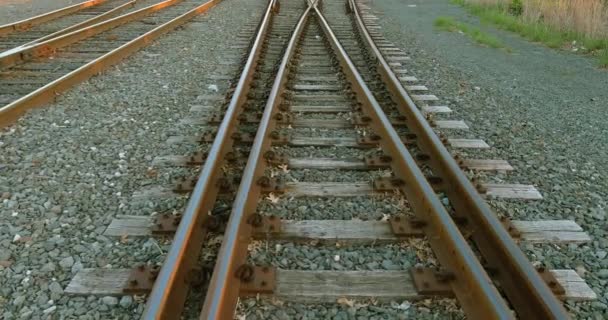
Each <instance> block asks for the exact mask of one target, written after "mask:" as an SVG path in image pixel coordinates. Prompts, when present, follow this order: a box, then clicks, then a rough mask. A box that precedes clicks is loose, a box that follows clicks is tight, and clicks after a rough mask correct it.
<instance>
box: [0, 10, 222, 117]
mask: <svg viewBox="0 0 608 320" xmlns="http://www.w3.org/2000/svg"><path fill="white" fill-rule="evenodd" d="M218 2H219V0H208V1H202V0H164V1H160V2H155V3H153V4H149V5H147V6H144V7H142V8H139V9H137V10H134V11H132V12H129V13H126V14H123V15H120V16H117V17H114V18H110V19H107V20H105V21H101V22H96V23H95V24H92V25H89V26H77V27H76V28H75V30H71V31H70V30H68V31H67V32H66V31H60V32H59V33H61V34H56V35H53V34H51V35H47V36H46V37H48V38H45V39H42V40H40V39H39V40H38V41H33V42H31V43H28V44H27V45H24V46H19V47H17V48H14V49H11V50H8V51H5V52H3V53H0V68H2V69H1V70H0V106H2V107H0V125H7V124H9V123H11V122H13V121H15V120H16V119H17V118H18V116H19V115H21V114H23V113H24V112H26V111H27V110H28V109H30V108H33V107H36V106H39V105H42V104H44V103H47V102H49V101H51V100H52V99H54V97H55V96H56V95H57V94H59V93H61V92H63V91H65V90H67V89H68V88H70V87H71V86H72V85H74V84H76V83H79V82H81V81H83V80H85V79H88V78H89V77H90V76H92V75H94V74H97V73H99V72H101V71H103V70H104V69H105V68H107V67H109V66H111V65H113V64H114V63H116V62H117V61H120V59H122V58H124V57H125V56H128V55H129V54H130V53H132V52H134V51H136V50H137V49H139V48H140V47H142V46H145V45H146V44H148V43H150V42H151V41H152V40H153V39H155V38H157V37H158V36H160V35H162V34H164V33H166V32H168V31H170V30H171V29H173V28H175V27H177V26H179V25H180V24H182V23H184V22H186V21H188V20H190V19H192V18H193V17H194V16H196V15H198V14H201V13H203V12H205V11H206V10H208V9H209V8H210V7H212V6H213V5H215V4H216V3H218ZM129 5H130V4H129ZM120 7H122V6H120ZM120 7H119V8H120ZM64 30H65V29H64ZM18 34H20V33H17V35H18ZM0 39H2V38H0Z"/></svg>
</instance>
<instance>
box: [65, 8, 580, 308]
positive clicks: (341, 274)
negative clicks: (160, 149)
mask: <svg viewBox="0 0 608 320" xmlns="http://www.w3.org/2000/svg"><path fill="white" fill-rule="evenodd" d="M280 4H281V5H279V2H278V1H275V0H271V1H270V2H269V5H268V8H267V10H266V12H265V15H264V17H263V20H262V21H261V22H260V24H259V26H258V30H257V33H256V35H255V36H254V38H253V40H252V42H251V45H250V53H249V55H248V56H247V57H246V59H245V60H244V66H243V70H242V74H241V75H240V77H239V79H238V81H237V82H235V83H236V85H235V86H234V87H232V88H231V89H230V90H229V94H231V98H230V99H226V100H225V103H224V108H223V114H216V115H211V116H209V117H198V118H192V119H186V121H187V122H189V123H190V124H195V125H196V124H199V125H212V124H219V126H218V129H217V130H215V131H214V132H207V133H205V134H203V135H201V136H199V137H174V138H173V139H171V141H172V142H174V143H177V142H180V141H181V142H183V141H199V142H201V143H202V144H203V145H204V147H203V151H202V152H199V153H196V154H194V155H192V156H185V157H175V158H174V159H173V161H174V162H176V163H181V165H197V164H203V165H202V167H201V170H200V172H199V173H198V177H195V178H192V177H186V178H184V179H182V180H179V181H178V182H177V184H176V186H175V187H173V188H172V190H171V192H178V193H183V192H191V195H190V200H189V202H188V205H187V207H186V209H185V210H184V212H183V213H181V214H174V215H158V216H155V217H150V218H149V219H141V218H139V219H131V220H129V219H128V218H125V217H122V218H118V219H115V220H114V221H113V222H112V225H111V226H110V228H108V229H111V230H112V231H111V232H112V234H113V235H115V236H122V235H127V236H128V235H144V234H146V235H147V234H156V235H173V238H172V245H171V249H170V250H169V252H168V253H167V256H166V258H165V263H164V264H163V265H162V267H160V270H159V269H157V268H156V267H155V266H139V267H137V268H134V269H133V270H98V269H86V270H83V271H81V272H80V273H79V274H77V275H76V277H75V278H74V279H73V281H72V283H71V284H70V285H69V286H68V288H66V292H68V293H70V292H75V293H81V294H82V293H95V294H104V295H106V294H125V293H149V296H148V300H147V301H148V302H147V308H146V310H145V312H144V318H146V319H153V318H163V319H169V318H175V315H176V314H181V313H182V312H183V309H184V307H185V303H186V301H187V297H188V292H189V290H191V289H192V288H191V286H192V284H193V283H195V282H199V283H200V282H207V281H208V282H209V286H208V289H207V294H206V296H205V298H204V300H203V301H199V303H200V304H202V305H201V306H199V308H198V310H202V311H200V314H198V315H196V317H200V318H201V319H230V318H232V317H233V316H234V312H235V310H236V308H237V304H238V301H239V297H245V296H251V295H253V296H255V295H258V294H260V295H269V296H274V297H277V298H279V299H282V300H286V301H298V302H312V303H318V302H324V303H331V302H336V301H339V300H340V299H344V298H348V299H352V298H359V299H368V298H370V299H377V300H381V301H386V300H395V299H396V300H400V299H401V300H403V299H413V300H415V299H421V298H429V297H431V298H432V297H455V298H456V300H457V301H458V303H459V305H460V307H461V308H462V311H463V312H464V313H465V314H466V315H467V316H468V317H470V318H473V319H510V318H516V317H517V318H522V319H528V318H534V319H567V318H569V315H568V313H567V311H566V310H565V309H564V307H563V306H562V302H561V301H560V299H569V298H570V299H577V298H581V296H582V295H581V293H580V292H579V291H578V289H576V290H575V289H573V284H572V283H574V282H576V283H577V285H579V286H584V282H582V280H580V278H578V277H577V275H576V273H574V272H573V271H570V270H546V268H544V267H542V266H540V267H539V266H533V264H532V262H531V261H529V260H528V259H527V257H526V256H525V255H524V254H523V253H522V251H521V250H520V249H519V247H518V246H517V243H516V241H526V240H533V241H546V242H550V241H554V242H559V241H560V240H563V239H551V237H546V238H545V239H539V237H536V238H534V236H532V235H531V234H530V235H528V237H530V238H529V239H527V238H526V235H524V234H523V231H525V230H531V229H535V228H536V229H542V226H543V222H532V221H528V222H526V221H508V219H504V218H499V217H498V216H496V214H495V213H494V212H492V211H491V210H490V208H489V207H488V206H487V204H486V203H485V201H484V199H483V196H489V195H491V196H497V197H517V196H518V195H521V194H523V193H525V192H522V191H521V190H519V189H517V188H516V187H513V186H502V187H501V186H497V185H484V184H482V183H480V182H477V181H474V182H471V181H470V180H469V177H468V176H467V173H470V172H471V171H474V170H480V169H487V168H489V167H492V166H494V167H495V166H497V165H501V166H504V163H501V162H497V161H482V160H470V159H469V160H460V159H454V158H452V156H451V154H450V152H449V151H448V149H447V148H446V147H445V146H444V144H445V145H448V146H449V147H450V148H452V147H457V146H471V145H474V144H475V143H478V142H475V141H472V140H464V139H460V140H458V139H449V138H447V137H444V136H442V135H441V134H440V135H436V133H435V130H436V129H439V128H444V129H454V128H456V129H457V128H462V126H459V125H455V123H456V122H454V121H435V120H434V119H433V118H432V117H430V116H426V117H425V114H427V115H428V114H433V113H436V112H440V111H446V107H441V106H432V105H431V106H429V105H423V106H421V107H420V108H419V106H418V105H417V102H419V103H421V104H424V102H425V101H433V100H434V99H433V98H432V97H431V96H429V95H418V94H412V95H410V94H409V93H408V92H416V91H425V90H426V87H424V86H420V85H412V84H411V83H412V82H413V81H414V80H415V79H413V78H412V77H411V76H407V75H405V74H406V71H405V70H404V69H403V67H402V63H401V62H398V61H407V57H405V56H403V55H402V54H399V50H392V49H393V47H392V46H391V45H388V44H387V43H386V42H385V41H384V40H382V39H381V35H380V34H379V33H378V32H377V31H370V30H373V29H375V27H374V24H373V17H371V16H369V15H367V14H365V13H363V11H362V10H360V8H359V5H357V4H356V3H355V2H354V1H331V2H330V1H326V2H324V3H319V4H318V5H316V4H315V5H312V4H307V3H304V2H303V1H283V2H281V3H280ZM396 53H397V54H396ZM402 82H404V83H406V84H405V85H402ZM202 108H203V109H204V107H202ZM209 144H210V145H209ZM245 159H246V160H245ZM463 169H465V170H463ZM337 171H341V173H340V174H336V173H335V172H337ZM465 171H466V172H465ZM237 185H238V187H237ZM386 198H390V199H392V201H395V202H396V203H398V204H399V205H398V206H394V207H392V208H391V209H393V210H390V212H387V213H383V214H381V216H380V217H374V215H373V214H369V213H366V212H364V211H365V210H368V207H369V205H370V204H373V203H377V202H382V201H383V199H386ZM328 199H329V201H330V202H331V201H332V199H339V200H337V201H335V202H333V205H336V203H337V204H338V205H339V204H340V203H341V202H343V201H344V202H345V201H346V200H343V199H356V200H355V201H352V202H349V203H354V204H355V205H354V206H351V208H350V209H349V210H350V211H349V212H348V213H345V214H344V215H343V217H345V220H336V219H335V218H331V217H330V218H327V217H324V216H323V215H322V214H314V216H313V214H309V212H308V211H311V212H314V211H313V210H312V208H327V207H328V206H326V205H324V204H321V205H319V203H323V202H327V201H328ZM282 202H283V203H285V202H292V203H295V204H297V205H298V208H300V207H304V210H303V212H304V213H303V214H302V213H299V211H300V210H289V206H287V207H285V205H283V206H281V203H282ZM364 204H367V206H366V205H364ZM286 209H287V210H286ZM357 211H359V212H357ZM302 216H304V217H305V218H306V220H302V219H301V218H302ZM311 218H315V220H311ZM353 218H357V219H353ZM361 218H366V219H361ZM369 218H372V219H371V220H367V219H369ZM374 218H380V219H377V220H375V219H374ZM222 229H223V230H224V234H223V237H219V238H218V232H220V231H221V230H222ZM134 230H137V232H133V231H134ZM142 230H148V231H142ZM130 232H131V233H130ZM108 235H111V234H108ZM212 238H214V239H221V247H220V248H219V252H217V257H216V259H215V262H214V266H213V267H210V266H209V265H208V262H209V261H210V260H209V259H208V257H209V252H206V251H212V252H211V253H212V255H215V252H213V251H214V248H213V247H209V246H206V245H205V243H206V242H208V241H209V239H212ZM414 238H417V239H418V240H415V241H416V242H415V243H416V248H413V243H414V242H413V241H414V240H413V239H414ZM255 240H264V241H267V242H272V243H288V242H300V243H301V242H311V241H312V242H314V243H316V244H318V245H330V244H331V245H339V246H344V245H353V246H362V245H363V246H365V245H370V244H375V245H378V244H380V245H387V246H390V245H392V244H399V243H401V244H405V245H402V246H400V249H399V250H405V251H408V250H410V251H414V252H415V253H414V255H413V257H412V258H411V259H410V260H411V261H405V262H404V263H403V265H401V268H399V267H398V268H396V269H394V270H391V269H393V268H390V267H385V268H384V269H383V270H378V269H373V268H372V267H370V266H369V265H368V266H366V267H357V266H353V268H352V269H354V270H350V271H345V270H322V271H319V270H305V269H306V266H299V268H297V269H288V268H278V267H277V266H276V265H270V264H263V265H262V264H257V263H256V262H257V261H266V262H268V260H267V259H265V258H263V257H264V254H260V253H259V251H260V249H259V248H257V249H256V246H255ZM362 250H365V249H362ZM201 251H202V252H201ZM419 251H422V252H426V254H421V253H420V252H419ZM278 255H279V257H274V259H273V258H271V259H270V262H273V261H276V260H278V261H281V259H280V254H278ZM203 257H204V258H203ZM334 259H337V260H336V261H338V260H339V256H336V257H334ZM278 264H279V266H280V265H282V264H284V263H283V262H280V263H278ZM372 266H373V264H372ZM383 266H384V265H383ZM405 267H407V268H405ZM386 269H389V270H386ZM355 270H356V271H355ZM209 272H210V273H209ZM201 275H206V276H203V277H201ZM209 276H210V277H209ZM197 280H198V281H197ZM201 280H202V281H201ZM581 283H582V284H581ZM578 288H580V287H578ZM188 301H189V300H188ZM188 303H190V302H188ZM187 309H189V310H193V307H192V306H190V305H188V306H187ZM197 313H198V312H197Z"/></svg>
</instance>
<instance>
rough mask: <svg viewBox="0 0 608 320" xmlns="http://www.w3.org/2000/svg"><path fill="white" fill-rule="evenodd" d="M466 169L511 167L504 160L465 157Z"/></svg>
mask: <svg viewBox="0 0 608 320" xmlns="http://www.w3.org/2000/svg"><path fill="white" fill-rule="evenodd" d="M463 161H464V165H465V166H466V167H467V168H468V169H472V170H480V171H481V170H483V171H512V170H513V167H512V166H511V165H510V164H509V162H507V161H505V160H485V159H466V160H463Z"/></svg>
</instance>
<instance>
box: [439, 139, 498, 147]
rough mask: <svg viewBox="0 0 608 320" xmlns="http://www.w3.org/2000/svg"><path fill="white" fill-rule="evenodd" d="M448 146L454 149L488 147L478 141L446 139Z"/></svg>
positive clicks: (481, 141) (483, 142)
mask: <svg viewBox="0 0 608 320" xmlns="http://www.w3.org/2000/svg"><path fill="white" fill-rule="evenodd" d="M448 142H449V143H450V146H452V147H454V148H469V149H487V148H490V146H489V145H488V144H487V143H486V142H485V141H483V140H480V139H448Z"/></svg>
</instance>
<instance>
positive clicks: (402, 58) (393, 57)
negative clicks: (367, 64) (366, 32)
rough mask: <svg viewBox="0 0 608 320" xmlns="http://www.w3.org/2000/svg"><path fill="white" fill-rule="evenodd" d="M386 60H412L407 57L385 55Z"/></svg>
mask: <svg viewBox="0 0 608 320" xmlns="http://www.w3.org/2000/svg"><path fill="white" fill-rule="evenodd" d="M386 58H387V60H389V61H408V60H412V58H410V57H408V56H389V55H387V57H386Z"/></svg>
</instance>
